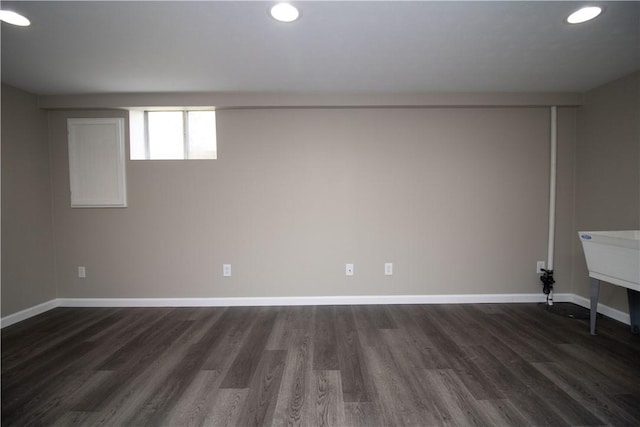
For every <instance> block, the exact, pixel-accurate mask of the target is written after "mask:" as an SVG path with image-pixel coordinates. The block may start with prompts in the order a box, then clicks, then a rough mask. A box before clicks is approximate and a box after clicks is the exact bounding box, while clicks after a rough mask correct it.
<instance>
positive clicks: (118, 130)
mask: <svg viewBox="0 0 640 427" xmlns="http://www.w3.org/2000/svg"><path fill="white" fill-rule="evenodd" d="M67 129H68V132H69V184H70V187H71V207H72V208H98V207H102V208H106V207H120V208H123V207H126V206H127V188H126V187H127V186H126V180H125V148H124V147H125V144H124V119H123V118H106V119H67Z"/></svg>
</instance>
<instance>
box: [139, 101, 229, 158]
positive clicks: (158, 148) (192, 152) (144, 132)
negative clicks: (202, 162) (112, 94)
mask: <svg viewBox="0 0 640 427" xmlns="http://www.w3.org/2000/svg"><path fill="white" fill-rule="evenodd" d="M129 113H130V114H129V126H130V136H131V139H130V141H131V152H130V157H131V160H194V159H216V158H217V147H216V146H217V144H216V113H215V111H212V110H188V109H187V110H149V111H137V110H134V111H130V112H129Z"/></svg>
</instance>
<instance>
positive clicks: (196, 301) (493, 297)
mask: <svg viewBox="0 0 640 427" xmlns="http://www.w3.org/2000/svg"><path fill="white" fill-rule="evenodd" d="M58 301H59V306H60V307H237V306H245V307H247V306H279V305H283V306H284V305H362V304H372V305H374V304H472V303H506V302H542V301H544V295H542V296H541V295H540V294H466V295H465V294H463V295H353V296H350V295H349V296H312V297H228V298H59V299H58Z"/></svg>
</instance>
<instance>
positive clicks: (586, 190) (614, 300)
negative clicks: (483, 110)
mask: <svg viewBox="0 0 640 427" xmlns="http://www.w3.org/2000/svg"><path fill="white" fill-rule="evenodd" d="M576 172H577V173H576V231H584V230H591V231H596V230H631V229H634V230H637V229H639V228H640V72H636V73H634V74H632V75H629V76H626V77H624V78H622V79H619V80H616V81H614V82H611V83H609V84H606V85H604V86H601V87H599V88H596V89H594V90H592V91H589V92H587V93H586V95H585V103H584V105H583V106H582V107H581V108H580V109H579V113H578V144H577V148H576ZM574 245H575V247H576V250H575V254H576V256H575V257H576V261H575V264H574V269H575V281H574V286H573V291H574V292H575V293H576V294H578V295H582V296H585V297H588V295H589V287H588V286H589V278H588V271H587V267H586V264H585V261H584V252H583V251H582V245H581V243H580V241H579V240H578V236H577V234H575V235H574ZM600 302H602V303H603V304H606V305H609V306H612V307H615V308H618V309H620V310H623V311H625V312H628V307H627V299H626V291H625V290H624V288H620V287H619V286H614V285H610V284H607V283H604V284H603V285H602V286H601V290H600Z"/></svg>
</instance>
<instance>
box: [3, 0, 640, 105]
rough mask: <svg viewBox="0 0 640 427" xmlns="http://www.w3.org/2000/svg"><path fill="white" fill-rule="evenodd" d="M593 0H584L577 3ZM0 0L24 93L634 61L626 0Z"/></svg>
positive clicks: (503, 71) (574, 78)
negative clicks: (581, 15) (276, 10)
mask: <svg viewBox="0 0 640 427" xmlns="http://www.w3.org/2000/svg"><path fill="white" fill-rule="evenodd" d="M590 3H593V2H590ZM271 4H272V2H247V1H241V2H211V1H198V2H190V1H181V2H124V1H118V2H116V1H112V2H55V1H54V2H6V1H3V2H2V7H3V9H12V10H16V11H19V12H21V13H23V14H25V15H26V16H27V17H29V18H30V19H31V21H32V26H31V27H28V28H19V27H12V26H10V25H7V24H2V39H1V48H2V81H3V82H5V83H8V84H11V85H13V86H17V87H19V88H22V89H25V90H28V91H30V92H33V93H37V94H81V93H124V92H138V93H139V92H287V93H339V92H340V93H343V92H348V93H416V92H421V93H422V92H424V93H426V92H495V91H500V92H504V91H506V92H556V91H571V92H573V91H578V92H581V91H585V90H588V89H591V88H593V87H595V86H598V85H600V84H602V83H605V82H607V81H610V80H613V79H615V78H618V77H621V76H623V75H626V74H628V73H631V72H633V71H635V70H637V69H640V3H639V2H606V3H604V5H605V13H604V14H603V15H602V16H600V17H598V18H597V19H596V20H594V21H592V22H589V23H586V24H582V25H578V26H570V25H568V24H565V23H564V22H563V20H564V18H565V17H566V16H567V15H568V14H569V12H571V11H572V10H574V9H576V8H578V7H579V6H580V5H581V2H419V1H413V2H398V1H391V2H382V1H378V2H366V1H354V2H339V1H320V2H317V1H316V2H310V1H302V2H294V4H296V5H298V6H299V7H300V9H301V11H302V18H301V19H300V20H298V21H297V22H294V23H292V24H282V23H278V22H276V21H274V20H273V19H271V18H270V17H269V16H268V15H267V9H268V8H269V6H270V5H271Z"/></svg>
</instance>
